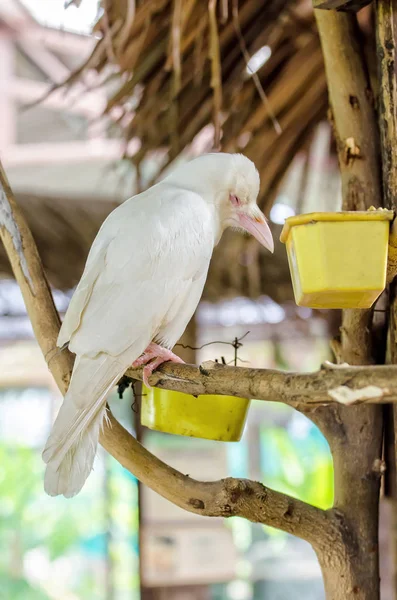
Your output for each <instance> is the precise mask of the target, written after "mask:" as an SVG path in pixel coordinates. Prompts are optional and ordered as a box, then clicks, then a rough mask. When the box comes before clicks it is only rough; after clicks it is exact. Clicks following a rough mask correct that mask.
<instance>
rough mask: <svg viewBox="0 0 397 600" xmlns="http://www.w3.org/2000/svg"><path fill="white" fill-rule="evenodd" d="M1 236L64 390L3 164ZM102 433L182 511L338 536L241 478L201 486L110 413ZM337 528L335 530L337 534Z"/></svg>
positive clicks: (68, 361)
mask: <svg viewBox="0 0 397 600" xmlns="http://www.w3.org/2000/svg"><path fill="white" fill-rule="evenodd" d="M0 237H1V239H2V241H3V243H4V246H5V249H6V251H7V254H8V256H9V259H10V262H11V265H12V268H13V271H14V275H15V278H16V280H17V281H18V283H19V285H20V288H21V291H22V294H23V297H24V301H25V305H26V309H27V311H28V314H29V317H30V319H31V322H32V325H33V329H34V332H35V335H36V338H37V341H38V342H39V344H40V347H41V350H42V352H43V354H44V356H45V358H46V360H47V364H48V366H49V369H50V370H51V372H52V375H53V376H54V379H55V381H56V383H57V385H58V387H59V389H60V391H61V392H62V394H65V393H66V391H67V388H68V385H69V381H70V375H71V370H72V366H73V357H72V355H71V354H70V352H69V351H68V350H66V351H63V352H58V353H56V352H55V349H56V340H57V336H58V331H59V325H60V320H59V315H58V313H57V310H56V308H55V305H54V302H53V298H52V295H51V292H50V289H49V286H48V284H47V280H46V278H45V274H44V271H43V267H42V264H41V261H40V257H39V255H38V252H37V248H36V245H35V242H34V239H33V237H32V234H31V232H30V230H29V228H28V226H27V224H26V222H25V220H24V218H23V215H22V213H21V212H20V210H19V209H18V206H17V205H16V202H15V199H14V197H13V194H12V191H11V188H10V186H9V183H8V181H7V177H6V175H5V172H4V170H3V167H2V165H1V162H0ZM108 416H109V425H107V424H106V423H105V424H104V428H103V431H102V432H101V434H100V443H101V444H102V446H103V447H104V448H105V449H106V450H107V451H108V452H109V453H110V454H111V455H112V456H113V457H114V458H115V459H116V460H118V461H119V463H120V464H122V465H123V466H124V467H125V468H126V469H128V470H129V471H130V472H131V473H132V474H134V475H135V476H136V477H137V478H138V479H140V480H141V481H142V482H143V483H145V484H146V485H148V486H149V487H150V488H152V489H153V490H154V491H156V492H157V493H159V494H160V495H162V496H164V497H165V498H167V499H168V500H170V501H171V502H173V503H174V504H177V505H178V506H180V507H181V508H184V509H186V510H189V511H190V512H195V513H198V514H202V515H206V516H218V517H222V516H224V517H229V516H237V515H238V516H242V517H245V518H247V519H249V520H251V521H254V522H259V523H263V524H266V525H271V526H273V527H278V528H280V529H283V530H284V531H287V532H289V533H293V534H294V535H297V536H299V537H301V538H303V539H306V540H308V541H310V542H314V541H315V540H314V538H315V536H316V532H318V531H324V536H325V538H326V539H329V540H330V543H333V541H334V539H335V537H337V535H338V531H337V527H336V523H334V520H333V518H332V513H331V512H330V513H327V512H325V511H322V510H320V509H318V508H315V507H313V506H310V505H308V504H305V503H304V502H301V501H299V500H296V499H293V498H290V497H289V496H286V495H284V494H281V493H279V492H275V491H273V490H271V489H269V488H266V487H265V486H263V485H261V484H260V483H255V482H251V481H247V480H240V479H232V478H228V479H223V480H220V481H215V482H200V481H195V480H194V479H191V478H190V477H188V476H186V475H183V474H182V473H179V472H178V471H176V470H175V469H173V468H171V467H169V466H168V465H166V464H165V463H163V462H162V461H160V460H159V459H158V458H156V457H155V456H154V455H152V454H151V453H150V452H148V451H147V450H146V449H145V448H143V446H141V444H139V443H138V442H137V441H136V440H135V439H134V438H133V437H132V436H131V435H130V434H129V433H128V432H127V431H126V430H125V429H124V428H123V427H122V426H121V425H120V423H118V422H117V421H116V419H115V418H114V417H113V415H112V414H111V413H110V412H109V415H108ZM334 530H335V531H334Z"/></svg>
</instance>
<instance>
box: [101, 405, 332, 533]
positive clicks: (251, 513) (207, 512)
mask: <svg viewBox="0 0 397 600" xmlns="http://www.w3.org/2000/svg"><path fill="white" fill-rule="evenodd" d="M110 418H111V427H110V428H106V430H105V431H104V433H103V436H102V444H103V445H104V446H105V447H106V448H107V449H108V450H109V452H110V453H111V454H112V455H113V456H114V458H116V460H118V461H119V462H120V464H122V465H123V467H125V468H126V469H128V471H130V472H131V473H133V474H134V475H135V476H136V477H137V478H138V479H139V480H140V481H142V483H144V484H146V485H147V486H149V487H150V488H151V489H152V490H154V491H155V492H157V493H158V494H160V495H161V496H163V497H164V498H166V499H167V500H169V501H170V502H172V503H173V504H176V505H177V506H179V507H180V508H183V509H185V510H187V511H189V512H193V513H196V514H199V515H203V516H207V517H232V516H240V517H244V518H245V519H248V520H250V521H253V522H256V523H264V524H266V525H270V526H272V527H277V528H279V529H282V530H283V531H287V532H288V533H291V534H293V535H296V536H298V537H301V538H302V539H305V540H307V541H308V542H310V543H316V542H317V543H318V539H317V536H319V537H320V536H321V537H322V538H325V539H328V540H329V537H330V535H335V536H336V535H337V533H336V532H337V527H336V524H335V523H334V522H333V519H332V512H331V511H329V512H326V511H323V510H321V509H319V508H316V507H314V506H310V505H308V504H306V503H305V502H302V501H300V500H297V499H295V498H291V497H289V496H287V495H285V494H281V493H280V492H275V491H274V490H271V489H269V488H267V487H265V486H264V485H262V484H261V483H258V482H254V481H249V480H246V479H234V478H227V479H221V480H220V481H211V482H204V481H197V480H195V479H192V478H191V477H189V476H188V475H183V474H182V473H180V472H179V471H176V470H175V469H173V468H172V467H169V466H168V465H166V464H165V463H163V462H162V461H161V460H159V459H158V458H156V457H155V456H153V454H151V453H150V452H148V451H147V450H146V449H145V448H144V447H143V446H142V445H141V444H140V443H139V442H137V441H136V440H135V439H134V438H133V437H132V436H131V435H130V434H129V433H128V432H127V431H126V430H125V429H124V428H123V427H122V426H121V425H120V423H118V422H117V421H116V420H115V419H114V417H112V416H111V415H110ZM334 530H335V531H334Z"/></svg>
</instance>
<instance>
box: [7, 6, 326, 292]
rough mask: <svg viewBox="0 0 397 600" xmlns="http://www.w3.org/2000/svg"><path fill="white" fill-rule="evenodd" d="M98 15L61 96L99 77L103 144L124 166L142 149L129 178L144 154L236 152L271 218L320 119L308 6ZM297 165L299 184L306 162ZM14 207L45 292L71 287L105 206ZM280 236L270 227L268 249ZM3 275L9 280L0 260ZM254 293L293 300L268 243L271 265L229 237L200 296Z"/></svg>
mask: <svg viewBox="0 0 397 600" xmlns="http://www.w3.org/2000/svg"><path fill="white" fill-rule="evenodd" d="M134 7H135V11H134V10H133V9H134ZM104 8H105V11H104V14H103V16H102V18H101V20H100V21H99V22H98V24H97V26H96V32H97V33H98V32H101V33H102V38H101V39H100V40H99V41H98V43H97V45H96V47H95V49H94V51H93V53H92V55H91V56H90V57H89V59H88V61H87V62H86V63H85V64H84V65H83V66H82V67H81V69H79V70H78V71H77V72H76V73H75V74H74V75H73V76H72V77H71V78H70V80H69V81H68V85H70V86H73V85H74V84H75V83H76V81H78V82H79V84H81V82H82V81H83V82H84V81H85V82H86V83H87V86H88V85H92V77H91V75H92V73H90V71H92V70H94V71H95V72H96V74H97V75H96V77H97V79H96V85H101V86H102V87H103V89H105V90H106V91H107V94H108V104H107V107H106V110H105V113H106V116H107V117H108V118H109V120H110V121H111V122H113V124H114V125H117V127H115V128H113V134H112V135H122V136H123V137H124V139H125V141H126V155H127V156H129V154H128V151H129V148H131V145H130V146H128V142H129V141H131V140H136V139H137V138H138V139H139V140H140V149H139V151H138V152H136V153H135V154H134V155H133V156H131V160H132V162H133V163H134V164H135V165H137V168H138V174H139V171H140V170H141V169H142V170H146V171H147V163H149V162H151V163H153V161H152V157H153V154H156V156H157V157H158V156H161V157H163V158H162V159H161V163H162V165H163V167H164V166H167V165H168V164H169V163H170V162H172V161H173V160H174V159H175V158H178V157H179V156H182V157H185V156H186V155H189V154H194V153H198V152H203V151H207V150H210V149H213V148H220V149H221V150H224V151H230V152H233V151H242V152H244V154H246V155H247V156H248V157H249V158H251V159H252V160H253V161H254V162H255V164H256V165H257V167H258V169H259V171H260V174H261V197H260V204H261V206H262V208H263V209H264V210H265V212H267V213H269V210H270V207H271V205H272V203H273V200H274V198H275V197H276V194H277V191H278V188H279V185H280V182H281V180H282V178H283V176H284V175H285V173H286V171H287V169H288V167H289V166H290V165H291V163H292V161H293V159H294V157H296V156H297V154H298V153H304V154H305V155H306V157H307V155H308V153H309V148H310V143H311V140H312V136H313V133H314V132H315V130H316V126H317V124H318V123H319V122H320V121H322V120H324V119H325V117H326V111H327V90H326V81H325V74H324V69H323V61H322V54H321V48H320V43H319V39H318V35H317V32H316V27H315V23H314V17H313V11H312V7H311V2H310V1H308V0H299V1H296V2H291V1H288V0H272V1H271V2H270V1H267V2H258V1H257V0H239V1H238V2H237V0H231V1H222V2H218V3H217V2H215V1H213V0H212V1H210V2H209V3H207V2H201V1H199V0H186V2H182V0H173V1H172V2H171V1H170V0H145V1H142V0H141V1H137V2H130V1H128V0H108V1H107V2H106V3H104ZM258 52H259V53H258ZM251 57H254V60H253V61H251V60H250V59H251ZM255 61H257V62H256V66H255ZM261 62H262V63H263V64H262V65H261V66H260V63H261ZM247 63H248V64H249V65H248V67H247ZM256 69H257V70H256ZM252 71H255V73H254V74H253V72H252ZM135 146H136V145H135ZM329 152H330V148H329V147H328V149H327V154H329ZM304 162H305V165H306V166H305V165H304V167H303V168H304V170H305V172H306V175H305V176H307V172H308V171H310V164H309V163H310V161H309V160H307V158H306V159H305V161H304ZM299 185H300V184H299ZM304 193H305V190H304V188H303V187H302V189H301V190H300V191H298V193H297V194H296V195H297V198H298V201H299V203H300V206H299V207H298V208H297V210H298V212H299V211H300V210H302V208H303V209H304V207H303V204H302V201H301V200H302V198H301V197H302V194H304ZM19 200H20V203H21V204H22V206H23V209H24V211H25V213H26V215H27V218H28V221H29V223H30V225H31V226H32V229H33V233H34V235H35V238H36V240H37V242H38V246H39V250H40V251H41V254H42V257H43V262H44V265H45V267H46V269H47V271H48V273H49V278H50V281H51V283H52V284H53V285H55V286H57V287H59V288H60V289H67V288H68V287H71V286H73V285H75V284H76V283H77V281H78V279H79V277H80V275H81V272H82V269H83V264H84V261H85V258H86V254H87V252H88V248H89V246H90V244H91V242H92V240H93V237H94V235H95V233H96V231H97V230H98V228H99V226H100V224H101V222H102V220H103V218H104V217H105V216H106V214H107V213H108V212H109V211H110V210H111V208H112V206H113V205H111V203H110V202H106V201H103V200H101V201H100V202H95V200H94V199H92V198H91V199H89V198H88V199H87V198H82V199H81V200H79V201H77V202H76V200H77V199H73V200H72V199H71V200H70V201H68V200H67V199H60V198H59V199H56V198H55V199H54V198H52V197H51V198H44V197H42V196H41V197H40V198H39V197H33V196H31V195H30V194H28V195H19ZM279 231H280V227H279V226H276V225H275V226H274V235H275V238H276V239H277V238H278V235H279ZM0 271H1V272H9V270H8V266H7V264H6V261H5V259H4V257H3V255H2V254H1V252H0ZM263 293H266V294H269V295H271V296H272V297H273V298H274V299H275V300H277V301H279V302H282V301H284V300H287V299H289V298H291V297H292V295H291V285H290V278H289V273H288V266H287V260H286V255H285V249H284V247H283V246H281V244H279V243H276V252H275V256H273V257H270V256H269V255H268V254H266V253H265V252H264V251H262V250H261V249H260V248H259V247H258V245H257V244H256V243H255V242H254V241H253V240H250V239H249V238H246V237H240V236H238V235H236V234H233V233H230V234H229V233H228V234H227V235H225V236H224V239H223V240H222V242H221V244H220V246H219V248H217V250H216V252H215V255H214V259H213V263H212V267H211V272H210V276H209V279H208V283H207V287H206V292H205V294H206V297H207V298H208V299H211V300H215V299H219V298H222V297H223V298H224V297H227V296H231V295H250V296H257V295H260V294H263Z"/></svg>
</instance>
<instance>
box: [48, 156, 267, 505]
mask: <svg viewBox="0 0 397 600" xmlns="http://www.w3.org/2000/svg"><path fill="white" fill-rule="evenodd" d="M258 192H259V174H258V171H257V170H256V168H255V166H254V164H253V163H252V162H251V161H250V160H249V159H248V158H246V157H245V156H243V155H241V154H223V153H217V154H215V153H214V154H207V155H204V156H200V157H198V158H195V159H194V160H192V161H191V162H189V163H187V164H186V163H185V164H182V165H180V166H179V167H177V168H176V169H175V171H174V172H173V173H171V175H169V176H168V177H166V178H165V179H164V180H163V181H161V182H160V183H158V184H156V185H154V186H153V187H151V188H150V189H148V190H147V191H146V192H143V193H142V194H138V195H137V196H134V197H133V198H131V199H130V200H127V201H126V202H124V203H123V204H121V205H120V206H118V207H117V208H116V209H115V210H114V211H113V212H112V213H111V214H110V215H109V216H108V217H107V219H106V220H105V222H104V223H103V225H102V227H101V229H100V231H99V233H98V235H97V237H96V239H95V241H94V243H93V245H92V247H91V250H90V253H89V255H88V259H87V263H86V265H85V269H84V273H83V276H82V278H81V280H80V283H79V284H78V286H77V288H76V291H75V293H74V295H73V297H72V299H71V302H70V305H69V308H68V310H67V312H66V315H65V319H64V321H63V324H62V327H61V330H60V333H59V337H58V341H57V344H58V346H59V347H62V346H64V345H65V344H67V343H69V349H70V350H71V351H72V352H74V353H75V354H76V361H75V364H74V368H73V374H72V378H71V382H70V387H69V390H68V392H67V394H66V396H65V398H64V401H63V404H62V406H61V409H60V411H59V414H58V416H57V419H56V421H55V423H54V426H53V429H52V432H51V434H50V436H49V439H48V441H47V444H46V447H45V449H44V452H43V459H44V461H45V462H46V463H47V468H46V474H45V482H44V487H45V490H46V492H47V493H48V494H50V495H51V496H56V495H58V494H63V495H64V496H66V497H67V498H69V497H72V496H74V495H75V494H77V493H78V492H79V491H80V490H81V488H82V487H83V485H84V482H85V480H86V479H87V477H88V475H89V474H90V471H91V469H92V465H93V462H94V458H95V454H96V449H97V445H98V437H99V431H100V427H101V426H102V424H103V420H104V418H105V412H106V396H107V395H108V393H109V392H110V390H111V389H112V387H113V386H114V385H115V384H116V383H117V381H118V380H119V379H120V377H121V376H122V375H123V374H124V372H125V371H126V369H127V368H128V367H130V366H131V365H133V366H139V365H144V380H145V382H146V383H147V380H148V377H149V376H150V374H151V373H152V371H153V370H154V369H156V368H157V367H158V366H159V365H160V364H161V363H163V362H165V361H177V362H182V361H181V360H180V359H179V358H178V357H177V356H175V354H173V353H172V352H171V348H172V347H173V346H174V345H175V343H176V342H177V341H178V339H179V338H180V337H181V335H182V334H183V332H184V330H185V328H186V325H187V324H188V322H189V321H190V319H191V317H192V315H193V313H194V311H195V310H196V307H197V305H198V302H199V300H200V297H201V294H202V291H203V287H204V284H205V280H206V278H207V272H208V267H209V264H210V260H211V256H212V252H213V249H214V246H216V244H217V243H218V242H219V240H220V237H221V235H222V232H223V231H224V230H225V229H226V228H227V227H229V226H231V227H237V228H240V229H244V230H246V231H248V232H249V233H251V234H252V235H253V236H254V237H255V238H256V239H257V240H258V241H259V242H260V243H261V244H262V245H263V246H265V247H266V248H268V249H269V250H270V251H271V252H272V251H273V238H272V235H271V232H270V229H269V226H268V225H267V223H266V219H265V217H264V215H263V213H262V212H261V211H260V210H259V208H258V206H257V204H256V199H257V196H258Z"/></svg>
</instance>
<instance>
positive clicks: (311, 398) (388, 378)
mask: <svg viewBox="0 0 397 600" xmlns="http://www.w3.org/2000/svg"><path fill="white" fill-rule="evenodd" d="M126 375H127V376H128V377H131V378H132V379H139V380H142V370H141V369H128V371H127V372H126ZM150 383H151V385H153V386H156V387H159V388H162V389H167V390H175V391H179V392H185V393H188V394H192V395H193V396H198V395H200V394H224V395H227V396H240V397H242V398H255V399H256V400H267V401H270V402H283V403H284V404H288V405H289V406H293V407H294V408H297V409H307V408H315V407H318V406H321V405H325V404H330V403H334V402H337V403H339V404H344V405H351V404H358V403H364V404H382V403H389V402H397V367H395V366H385V365H379V366H370V367H369V366H368V367H351V366H349V365H347V366H346V365H332V364H331V363H325V364H324V365H323V366H322V368H321V369H320V370H319V371H316V372H315V373H284V372H282V371H273V370H270V369H250V368H246V367H229V366H226V365H222V364H219V363H215V362H206V363H204V364H203V365H201V366H200V367H196V366H194V365H184V364H176V363H165V364H163V365H161V367H159V369H158V371H156V372H155V373H153V375H152V377H151V378H150Z"/></svg>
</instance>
